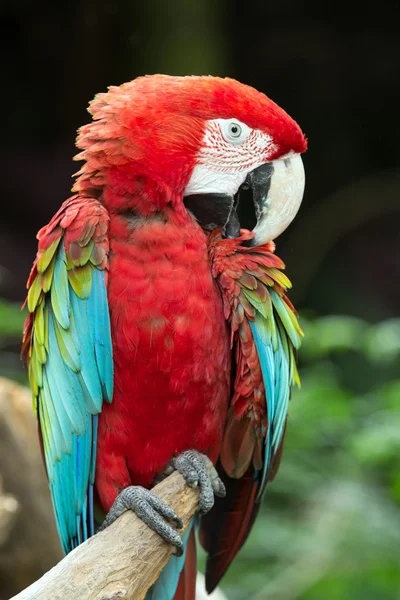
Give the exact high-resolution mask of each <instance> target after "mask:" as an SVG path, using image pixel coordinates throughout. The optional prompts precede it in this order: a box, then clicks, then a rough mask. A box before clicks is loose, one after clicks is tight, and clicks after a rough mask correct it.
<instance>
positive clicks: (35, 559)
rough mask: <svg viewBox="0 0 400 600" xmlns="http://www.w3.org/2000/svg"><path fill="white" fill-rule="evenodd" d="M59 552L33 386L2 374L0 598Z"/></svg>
mask: <svg viewBox="0 0 400 600" xmlns="http://www.w3.org/2000/svg"><path fill="white" fill-rule="evenodd" d="M61 557H62V553H61V548H60V544H59V541H58V536H57V532H56V528H55V523H54V517H53V509H52V506H51V500H50V495H49V491H48V487H47V481H46V475H45V470H44V466H43V464H42V458H41V455H40V449H39V442H38V437H37V431H36V422H35V417H34V415H33V411H32V401H31V395H30V392H29V390H27V389H26V388H24V387H22V386H20V385H18V384H16V383H14V382H11V381H8V380H7V379H3V378H0V600H6V599H7V598H10V596H13V595H14V594H16V593H17V592H19V591H20V590H21V589H23V588H25V587H27V586H28V585H30V584H31V583H32V582H33V581H35V580H36V579H38V578H39V577H40V576H41V575H43V573H45V572H46V571H47V570H48V569H50V568H51V567H52V566H53V565H54V564H55V563H56V562H57V561H58V560H59V559H60V558H61Z"/></svg>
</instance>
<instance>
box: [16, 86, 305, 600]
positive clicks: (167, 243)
mask: <svg viewBox="0 0 400 600" xmlns="http://www.w3.org/2000/svg"><path fill="white" fill-rule="evenodd" d="M89 112H90V113H91V114H92V116H93V121H92V122H91V123H90V124H88V125H86V126H84V127H82V128H81V129H80V130H79V135H78V139H77V146H78V147H79V148H80V149H81V150H82V152H81V153H80V154H78V156H77V157H76V159H78V160H84V161H85V163H84V165H83V167H82V168H81V170H80V171H79V172H78V173H77V179H76V181H75V184H74V186H73V190H72V191H73V192H74V195H73V196H72V197H71V198H70V199H69V200H67V201H66V202H65V203H64V204H63V205H62V206H61V208H60V209H59V211H58V212H57V213H56V215H55V216H54V217H53V219H52V220H51V221H50V223H49V224H48V225H47V226H45V227H44V228H43V229H41V231H40V232H39V233H38V240H39V250H38V254H37V257H36V260H35V263H34V265H33V268H32V271H31V274H30V277H29V280H28V284H27V287H28V290H29V291H28V297H27V304H28V309H29V315H28V317H27V320H26V324H25V330H24V344H23V349H24V352H25V355H26V357H27V361H28V368H29V378H30V385H31V388H32V392H33V397H34V406H35V410H36V414H37V418H38V422H39V433H40V439H41V443H42V446H43V451H44V458H45V464H46V470H47V476H48V480H49V485H50V490H51V496H52V500H53V506H54V511H55V515H56V521H57V526H58V531H59V535H60V539H61V543H62V546H63V548H64V551H65V552H69V551H70V550H71V549H73V548H75V547H76V546H77V545H78V544H80V543H81V542H82V541H84V540H86V539H87V538H88V537H89V536H91V535H93V533H94V532H95V530H96V527H97V525H96V524H95V518H94V507H96V509H98V508H99V507H100V508H101V509H102V511H103V512H104V514H105V513H108V515H107V518H106V521H105V524H106V525H107V524H109V523H111V522H112V521H113V520H114V519H115V518H116V517H117V516H119V515H120V514H121V513H122V512H123V511H124V510H127V509H128V508H130V509H132V510H134V511H135V512H136V513H137V514H138V515H139V516H140V517H141V518H142V519H143V520H144V521H145V522H146V523H147V524H148V525H149V526H150V527H152V528H153V529H154V530H156V531H157V532H158V533H159V534H160V535H161V536H162V537H163V538H164V539H165V540H166V541H167V542H169V543H171V544H173V545H174V546H175V549H176V554H177V555H178V556H173V557H172V558H171V559H170V561H169V563H168V564H167V566H166V567H165V568H164V571H163V572H162V574H161V576H160V578H159V580H158V582H156V584H155V585H154V586H153V587H152V588H151V590H150V591H149V592H148V595H147V598H148V599H155V598H157V599H163V600H170V599H172V598H175V599H176V600H178V599H181V598H186V599H191V598H193V597H194V581H193V577H191V578H188V577H187V576H186V577H185V564H186V565H188V564H189V562H190V564H191V565H193V564H194V563H193V561H194V560H195V552H196V549H195V543H194V528H193V526H192V527H189V529H188V530H187V532H185V534H184V535H183V537H182V538H181V537H180V536H179V534H178V533H177V531H176V528H178V527H179V525H180V522H179V519H178V517H177V516H176V515H175V513H174V512H173V511H171V509H170V508H169V507H167V506H166V505H165V504H164V503H163V502H161V501H160V500H158V499H157V497H156V496H154V495H153V494H152V493H151V492H150V491H149V489H151V487H152V485H153V484H154V482H155V481H157V479H158V478H159V477H162V476H163V474H165V473H168V472H170V470H171V469H178V470H179V471H180V472H181V473H182V474H183V476H184V477H185V478H186V479H187V481H188V483H189V484H190V485H197V484H198V485H199V487H200V509H201V513H202V514H205V513H207V514H206V515H205V516H203V517H202V519H201V528H200V538H201V541H202V544H203V545H204V547H205V549H206V551H207V552H208V562H207V574H206V581H207V589H208V590H209V591H211V590H212V589H213V588H214V587H215V586H216V585H217V583H218V581H219V580H220V578H221V577H222V575H223V574H224V572H225V571H226V569H227V568H228V566H229V564H230V562H231V561H232V559H233V558H234V556H235V554H236V553H237V551H238V550H239V548H240V547H241V546H242V544H243V543H244V541H245V540H246V538H247V535H248V533H249V530H250V528H251V526H252V524H253V522H254V519H255V517H256V514H257V511H258V508H259V505H260V501H261V498H262V496H263V493H264V490H265V486H266V483H267V482H268V481H269V480H271V479H272V478H273V477H274V475H275V473H276V470H277V468H278V465H279V461H280V456H281V451H282V443H283V437H284V432H285V426H286V416H287V408H288V401H289V394H290V386H291V384H292V383H293V382H294V381H296V380H297V378H298V375H297V371H296V361H295V354H296V349H297V348H298V347H299V345H300V337H301V330H300V328H299V325H298V323H297V319H296V315H295V311H294V309H293V307H292V305H291V304H290V302H289V300H288V299H287V297H286V295H285V291H286V288H288V287H289V286H290V282H289V280H288V279H287V278H286V276H285V275H283V273H282V271H281V269H282V268H283V266H284V265H283V264H282V262H281V261H280V259H279V258H277V257H276V256H275V254H274V244H273V242H272V240H273V239H274V238H276V237H277V236H278V235H279V234H280V233H281V232H282V231H283V230H284V229H285V228H286V227H287V226H288V224H289V223H290V222H291V221H292V219H293V218H294V216H295V214H296V212H297V210H298V208H299V206H300V203H301V200H302V196H303V189H304V170H303V166H302V160H301V158H300V153H302V152H304V151H305V150H306V141H305V138H304V135H303V133H302V132H301V130H300V128H299V127H298V125H297V124H296V123H295V121H293V120H292V119H291V118H290V117H289V116H288V115H287V114H286V113H285V112H284V111H283V110H282V109H281V108H279V107H278V106H277V105H276V104H275V103H274V102H272V101H271V100H270V99H269V98H267V97H266V96H264V95H263V94H261V93H260V92H258V91H256V90H255V89H253V88H251V87H248V86H246V85H243V84H241V83H238V82H237V81H234V80H232V79H221V78H216V77H169V76H163V75H154V76H146V77H141V78H138V79H136V80H134V81H131V82H129V83H126V84H123V85H121V86H119V87H110V88H109V90H108V92H107V93H104V94H99V95H97V96H96V97H95V99H94V100H93V102H92V103H91V105H90V108H89ZM246 189H247V190H250V191H249V192H246V191H244V190H246ZM249 193H251V196H249V195H248V194H249ZM246 194H247V195H246ZM246 204H247V210H248V209H249V207H250V205H253V212H254V216H255V222H256V225H255V227H254V229H253V231H249V230H248V229H244V228H242V229H241V225H242V227H243V226H244V225H245V224H246V223H245V222H242V223H241V222H240V221H241V220H243V217H242V210H241V209H242V208H243V205H246ZM210 461H211V463H212V464H213V465H216V469H217V471H218V475H219V476H218V475H217V473H216V470H215V469H214V470H213V471H212V472H211V475H210V474H209V471H208V470H207V467H209V463H210ZM225 492H226V494H225ZM214 495H216V496H217V498H216V499H214ZM214 500H216V501H215V503H214ZM179 555H182V556H181V558H179ZM187 570H188V569H187ZM191 572H192V573H193V574H195V569H193V568H192V569H191ZM189 579H191V580H190V581H189Z"/></svg>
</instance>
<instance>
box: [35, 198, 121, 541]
mask: <svg viewBox="0 0 400 600" xmlns="http://www.w3.org/2000/svg"><path fill="white" fill-rule="evenodd" d="M108 220H109V218H108V214H107V211H106V209H105V208H104V207H103V206H102V205H101V204H100V203H99V202H98V201H97V200H94V199H91V198H82V197H73V198H72V199H70V200H68V201H67V202H66V203H65V204H64V205H63V206H62V207H61V209H60V210H59V211H58V213H57V214H56V215H55V217H54V218H53V219H52V221H51V222H50V223H49V225H47V226H46V227H44V228H43V229H42V230H41V231H40V232H39V234H38V239H39V251H38V255H37V258H36V261H35V263H34V266H33V268H32V271H31V275H30V277H29V280H28V296H27V305H28V310H29V315H28V317H27V320H26V323H25V330H24V339H23V352H24V354H25V356H26V359H27V362H28V370H29V380H30V386H31V389H32V394H33V404H34V409H35V412H36V414H37V418H38V421H39V426H40V434H41V441H42V445H43V451H44V458H45V464H46V471H47V476H48V480H49V486H50V491H51V497H52V501H53V506H54V511H55V515H56V521H57V526H58V531H59V535H60V539H61V543H62V546H63V549H64V551H65V552H69V551H70V550H71V549H72V548H74V547H75V546H77V545H78V544H79V543H80V542H81V541H83V540H85V539H87V537H88V536H89V535H91V534H93V528H94V524H93V484H94V478H95V462H96V440H97V419H98V414H99V413H100V411H101V409H102V403H103V401H104V400H106V401H107V402H111V400H112V391H113V361H112V343H111V329H110V319H109V309H108V301H107V289H106V284H107V266H108V263H107V256H108V240H107V227H108Z"/></svg>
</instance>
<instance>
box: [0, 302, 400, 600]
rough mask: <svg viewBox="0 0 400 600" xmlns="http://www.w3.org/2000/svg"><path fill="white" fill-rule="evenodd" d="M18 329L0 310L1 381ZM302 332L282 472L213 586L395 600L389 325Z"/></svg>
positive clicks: (398, 573)
mask: <svg viewBox="0 0 400 600" xmlns="http://www.w3.org/2000/svg"><path fill="white" fill-rule="evenodd" d="M23 319H24V315H23V313H21V312H20V308H19V306H12V305H8V304H6V303H5V302H3V301H0V352H1V354H0V360H1V375H8V376H9V377H13V378H18V379H19V380H25V379H26V371H23V370H22V366H21V363H20V361H19V358H18V356H17V355H16V354H15V347H17V346H18V344H19V339H20V333H21V330H22V324H23ZM301 323H302V326H303V329H304V331H305V338H304V344H303V347H302V349H301V352H300V365H301V368H300V374H301V380H302V387H301V389H300V390H297V389H295V390H294V392H293V395H292V400H291V404H290V418H289V427H288V430H287V437H286V445H285V451H284V456H283V461H282V465H281V468H280V471H279V474H278V476H277V478H276V479H275V481H274V482H273V483H272V484H271V485H270V486H269V489H268V490H267V494H266V498H265V501H264V504H263V508H262V511H261V513H260V515H259V517H258V519H257V521H256V525H255V527H254V529H253V531H252V533H251V535H250V537H249V540H248V542H247V544H246V545H245V547H244V548H243V549H242V551H241V552H240V554H239V556H238V557H237V558H236V560H235V562H234V564H233V566H232V567H231V568H230V570H229V571H228V573H227V575H226V576H225V578H224V580H223V584H222V586H221V587H222V588H223V589H224V591H225V592H226V594H227V597H228V598H229V600H247V599H251V600H270V599H273V600H321V599H322V598H323V599H324V600H343V599H347V598H351V599H352V600H395V599H398V598H399V597H400V569H399V554H400V510H399V508H400V506H399V505H400V458H399V457H400V433H399V432H400V407H399V397H400V375H399V373H400V371H399V364H400V319H391V320H386V321H383V322H380V323H377V324H369V323H367V322H365V321H362V320H360V319H357V318H353V317H348V316H329V317H321V318H315V317H314V318H305V317H303V318H302V319H301ZM10 344H11V348H12V349H14V351H7V350H6V349H7V347H8V346H10ZM10 357H12V358H10ZM7 370H8V372H6V371H7ZM202 563H203V565H204V557H203V560H202Z"/></svg>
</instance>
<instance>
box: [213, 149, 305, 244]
mask: <svg viewBox="0 0 400 600" xmlns="http://www.w3.org/2000/svg"><path fill="white" fill-rule="evenodd" d="M304 186H305V173H304V167H303V161H302V160H301V156H300V155H299V154H295V155H293V156H291V157H289V158H282V159H278V160H275V161H273V162H270V163H264V164H263V165H261V166H260V167H257V168H256V169H254V170H253V171H251V172H250V173H249V174H248V175H247V177H246V179H245V181H244V183H243V184H242V185H241V186H240V188H239V190H238V194H237V200H236V202H235V205H234V208H233V210H232V212H231V214H230V217H229V221H228V222H227V224H226V225H225V228H224V234H225V235H226V237H236V235H235V236H232V235H230V233H231V231H235V233H236V227H235V224H236V221H237V220H238V219H237V208H238V206H239V205H240V202H241V194H240V192H241V191H242V190H246V189H247V190H248V189H250V190H251V195H252V200H253V206H254V213H255V218H256V221H257V223H256V226H255V227H254V229H253V233H254V234H255V235H254V237H253V238H252V239H251V240H249V241H248V242H247V245H249V246H262V245H263V244H266V243H267V242H270V241H271V240H274V239H275V238H277V237H278V235H280V234H281V233H282V232H283V231H284V230H285V229H286V228H287V227H288V225H290V223H291V222H292V221H293V219H294V217H295V216H296V214H297V212H298V210H299V208H300V204H301V201H302V199H303V194H304ZM247 208H250V207H247ZM230 221H232V223H231V222H230Z"/></svg>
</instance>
